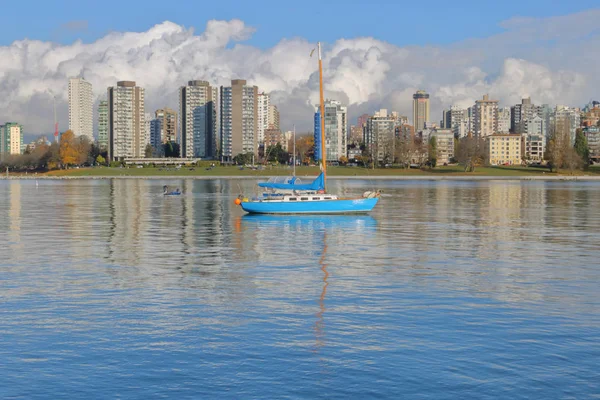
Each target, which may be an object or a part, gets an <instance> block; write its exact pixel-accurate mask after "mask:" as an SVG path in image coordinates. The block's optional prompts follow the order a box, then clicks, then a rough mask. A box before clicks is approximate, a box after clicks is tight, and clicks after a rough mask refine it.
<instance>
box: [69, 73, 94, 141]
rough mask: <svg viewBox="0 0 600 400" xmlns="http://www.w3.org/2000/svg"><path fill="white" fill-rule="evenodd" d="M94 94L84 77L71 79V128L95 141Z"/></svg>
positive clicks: (76, 133) (74, 131) (78, 134)
mask: <svg viewBox="0 0 600 400" xmlns="http://www.w3.org/2000/svg"><path fill="white" fill-rule="evenodd" d="M93 97H94V94H93V92H92V84H91V83H89V82H88V81H86V80H85V79H83V78H71V79H69V129H70V130H71V131H73V133H74V134H75V135H77V136H86V137H87V138H88V139H89V140H90V142H93V141H94V122H93V121H94V99H93Z"/></svg>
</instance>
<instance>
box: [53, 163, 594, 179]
mask: <svg viewBox="0 0 600 400" xmlns="http://www.w3.org/2000/svg"><path fill="white" fill-rule="evenodd" d="M327 172H328V175H329V176H439V175H446V176H532V175H542V174H545V175H550V176H552V175H556V174H555V173H550V172H549V171H548V169H545V168H533V167H530V168H526V167H480V168H477V169H476V171H475V172H473V173H465V172H464V171H463V168H462V167H460V166H449V167H438V168H434V169H431V170H430V169H423V170H420V169H401V168H377V169H375V170H373V169H366V168H363V167H329V168H328V169H327ZM291 174H292V169H291V168H287V167H271V168H269V167H267V168H265V169H263V170H252V169H248V168H244V169H239V168H238V167H215V168H213V169H211V170H207V169H206V168H201V167H196V168H190V167H186V168H181V169H179V170H177V169H175V168H170V169H168V170H167V169H166V168H109V167H96V168H79V169H69V170H60V171H51V172H48V173H46V174H44V175H46V176H72V177H85V176H97V177H102V176H107V177H109V176H206V177H212V176H214V177H219V176H241V177H244V176H253V177H258V176H275V175H283V176H285V175H291ZM318 174H319V168H318V167H298V168H296V175H298V176H316V175H318ZM585 174H587V175H598V174H600V168H597V167H592V168H590V170H589V171H586V172H582V171H579V172H577V173H576V175H585ZM560 175H570V174H569V173H568V172H566V171H561V173H560Z"/></svg>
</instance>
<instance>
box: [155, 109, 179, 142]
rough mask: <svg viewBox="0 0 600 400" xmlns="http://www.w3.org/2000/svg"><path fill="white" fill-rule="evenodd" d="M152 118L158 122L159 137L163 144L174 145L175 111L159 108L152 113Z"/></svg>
mask: <svg viewBox="0 0 600 400" xmlns="http://www.w3.org/2000/svg"><path fill="white" fill-rule="evenodd" d="M154 118H156V119H158V120H160V137H161V140H162V142H163V143H169V142H171V143H176V142H179V141H178V140H177V132H178V126H177V124H178V122H179V120H178V118H177V111H175V110H172V109H170V108H168V107H165V108H161V109H159V110H156V111H155V112H154Z"/></svg>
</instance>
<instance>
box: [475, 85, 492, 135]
mask: <svg viewBox="0 0 600 400" xmlns="http://www.w3.org/2000/svg"><path fill="white" fill-rule="evenodd" d="M473 133H474V135H475V137H481V138H483V137H487V136H490V135H494V134H496V133H498V100H490V97H489V96H488V95H487V94H486V95H485V96H483V100H477V101H476V102H475V106H474V107H473Z"/></svg>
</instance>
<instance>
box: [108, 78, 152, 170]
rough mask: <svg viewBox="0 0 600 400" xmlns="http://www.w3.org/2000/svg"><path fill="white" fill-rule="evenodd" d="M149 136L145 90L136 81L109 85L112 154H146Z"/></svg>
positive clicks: (111, 156)
mask: <svg viewBox="0 0 600 400" xmlns="http://www.w3.org/2000/svg"><path fill="white" fill-rule="evenodd" d="M148 142H149V138H148V137H147V136H146V118H145V111H144V89H143V88H141V87H138V86H136V84H135V82H133V81H120V82H117V86H113V87H109V88H108V157H109V160H111V161H113V160H121V159H123V158H127V157H143V156H144V150H145V147H146V144H147V143H148Z"/></svg>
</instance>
